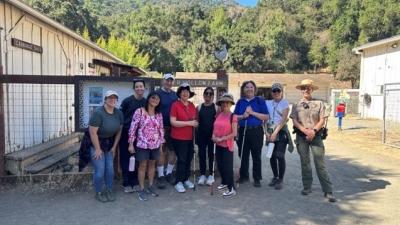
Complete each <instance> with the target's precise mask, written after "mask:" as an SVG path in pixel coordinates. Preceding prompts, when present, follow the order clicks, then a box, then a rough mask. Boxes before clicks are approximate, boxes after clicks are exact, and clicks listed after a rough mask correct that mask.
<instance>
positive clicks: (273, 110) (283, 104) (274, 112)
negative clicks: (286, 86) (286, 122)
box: [265, 99, 289, 124]
mask: <svg viewBox="0 0 400 225" xmlns="http://www.w3.org/2000/svg"><path fill="white" fill-rule="evenodd" d="M265 103H266V104H267V108H268V112H269V113H270V114H269V116H270V118H271V119H272V121H274V124H280V123H281V122H282V114H283V111H284V110H285V109H288V108H289V102H288V101H287V100H286V99H281V100H280V101H279V102H276V101H274V100H267V101H265Z"/></svg>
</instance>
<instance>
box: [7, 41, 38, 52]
mask: <svg viewBox="0 0 400 225" xmlns="http://www.w3.org/2000/svg"><path fill="white" fill-rule="evenodd" d="M11 45H12V46H14V47H17V48H22V49H25V50H29V51H32V52H37V53H40V54H42V53H43V48H42V46H39V45H34V44H31V43H28V42H26V41H22V40H19V39H16V38H11Z"/></svg>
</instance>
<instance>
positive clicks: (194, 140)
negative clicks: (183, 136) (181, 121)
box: [193, 127, 196, 191]
mask: <svg viewBox="0 0 400 225" xmlns="http://www.w3.org/2000/svg"><path fill="white" fill-rule="evenodd" d="M195 144H196V129H195V128H194V127H193V191H196V150H195V149H194V146H195Z"/></svg>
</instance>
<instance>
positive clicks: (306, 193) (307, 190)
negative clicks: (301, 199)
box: [301, 188, 312, 195]
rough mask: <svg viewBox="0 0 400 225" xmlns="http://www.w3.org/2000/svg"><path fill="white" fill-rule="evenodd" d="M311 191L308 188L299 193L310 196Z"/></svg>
mask: <svg viewBox="0 0 400 225" xmlns="http://www.w3.org/2000/svg"><path fill="white" fill-rule="evenodd" d="M311 192H312V191H311V189H310V188H304V189H303V190H302V191H301V194H302V195H309V194H311Z"/></svg>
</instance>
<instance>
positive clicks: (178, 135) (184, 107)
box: [170, 83, 198, 193]
mask: <svg viewBox="0 0 400 225" xmlns="http://www.w3.org/2000/svg"><path fill="white" fill-rule="evenodd" d="M176 94H177V96H178V98H179V100H178V101H176V102H174V103H172V106H171V113H170V118H171V125H172V127H171V138H172V144H173V146H174V151H175V153H176V156H177V158H178V162H177V168H176V184H175V189H176V190H177V191H178V192H179V193H183V192H185V191H186V189H185V187H186V188H190V189H193V188H194V187H195V186H194V184H193V183H192V182H191V181H190V180H189V176H190V165H191V162H192V159H193V153H194V146H193V130H194V129H193V128H194V127H197V126H198V122H197V119H196V116H197V110H196V107H195V106H194V104H193V103H192V102H190V101H189V98H191V97H193V96H194V95H195V93H194V92H192V91H191V90H190V86H189V84H187V83H183V84H181V85H180V86H179V88H178V91H177V92H176Z"/></svg>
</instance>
